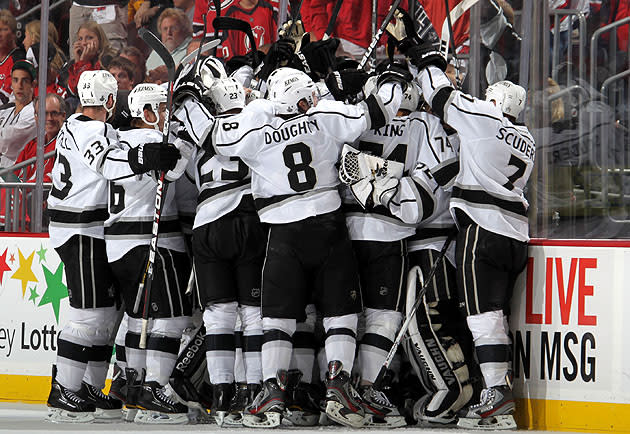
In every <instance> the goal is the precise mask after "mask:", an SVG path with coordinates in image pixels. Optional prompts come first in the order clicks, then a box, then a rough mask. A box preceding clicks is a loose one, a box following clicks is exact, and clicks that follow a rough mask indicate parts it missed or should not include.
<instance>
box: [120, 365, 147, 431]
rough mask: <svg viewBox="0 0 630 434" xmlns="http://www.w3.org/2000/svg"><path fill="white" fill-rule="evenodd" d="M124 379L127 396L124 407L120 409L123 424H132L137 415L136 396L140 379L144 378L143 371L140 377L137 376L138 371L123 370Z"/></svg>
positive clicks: (140, 382) (138, 392)
mask: <svg viewBox="0 0 630 434" xmlns="http://www.w3.org/2000/svg"><path fill="white" fill-rule="evenodd" d="M125 377H126V380H127V396H126V399H125V405H124V406H123V409H122V414H123V419H124V420H125V422H133V421H134V419H135V418H136V414H137V413H138V407H137V406H136V404H137V403H138V396H139V395H140V389H141V388H142V378H144V370H142V377H140V376H139V374H138V371H136V370H135V369H131V368H126V369H125Z"/></svg>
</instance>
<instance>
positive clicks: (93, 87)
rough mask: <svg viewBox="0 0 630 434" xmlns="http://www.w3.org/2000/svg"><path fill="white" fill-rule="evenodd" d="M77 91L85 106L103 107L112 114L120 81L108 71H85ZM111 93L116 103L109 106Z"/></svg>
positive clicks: (80, 78)
mask: <svg viewBox="0 0 630 434" xmlns="http://www.w3.org/2000/svg"><path fill="white" fill-rule="evenodd" d="M77 91H78V93H79V101H80V102H81V105H82V106H83V107H103V108H104V109H105V110H107V113H108V114H109V115H110V116H111V114H112V113H113V112H114V108H115V107H116V94H117V92H118V82H117V81H116V79H115V78H114V76H113V75H112V74H110V73H109V72H108V71H104V70H98V71H84V72H83V73H81V76H80V77H79V84H78V85H77ZM110 95H111V96H112V98H113V100H114V101H113V102H114V103H113V104H112V105H111V107H107V101H108V100H109V96H110Z"/></svg>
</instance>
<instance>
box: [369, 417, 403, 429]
mask: <svg viewBox="0 0 630 434" xmlns="http://www.w3.org/2000/svg"><path fill="white" fill-rule="evenodd" d="M364 426H365V427H366V428H400V427H402V426H407V422H406V421H405V417H404V416H387V417H384V418H383V417H376V416H374V415H373V414H366V415H365V425H364Z"/></svg>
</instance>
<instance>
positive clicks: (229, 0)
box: [208, 0, 234, 12]
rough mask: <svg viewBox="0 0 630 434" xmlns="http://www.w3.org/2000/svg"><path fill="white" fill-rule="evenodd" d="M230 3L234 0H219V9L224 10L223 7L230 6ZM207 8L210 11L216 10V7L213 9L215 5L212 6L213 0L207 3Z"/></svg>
mask: <svg viewBox="0 0 630 434" xmlns="http://www.w3.org/2000/svg"><path fill="white" fill-rule="evenodd" d="M232 3H234V0H223V1H222V2H221V10H225V8H227V7H228V6H231V5H232ZM208 10H209V11H212V12H215V11H216V9H215V7H214V2H212V3H210V4H209V5H208Z"/></svg>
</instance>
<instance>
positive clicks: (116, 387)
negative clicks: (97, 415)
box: [109, 363, 127, 404]
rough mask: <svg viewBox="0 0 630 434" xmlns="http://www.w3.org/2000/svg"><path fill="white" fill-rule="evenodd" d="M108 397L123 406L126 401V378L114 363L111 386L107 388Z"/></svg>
mask: <svg viewBox="0 0 630 434" xmlns="http://www.w3.org/2000/svg"><path fill="white" fill-rule="evenodd" d="M109 396H111V397H112V398H115V399H117V400H119V401H120V402H122V403H123V404H124V402H125V400H126V399H127V378H125V372H124V371H123V370H122V369H120V366H118V364H117V363H114V374H113V375H112V385H111V386H110V388H109Z"/></svg>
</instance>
